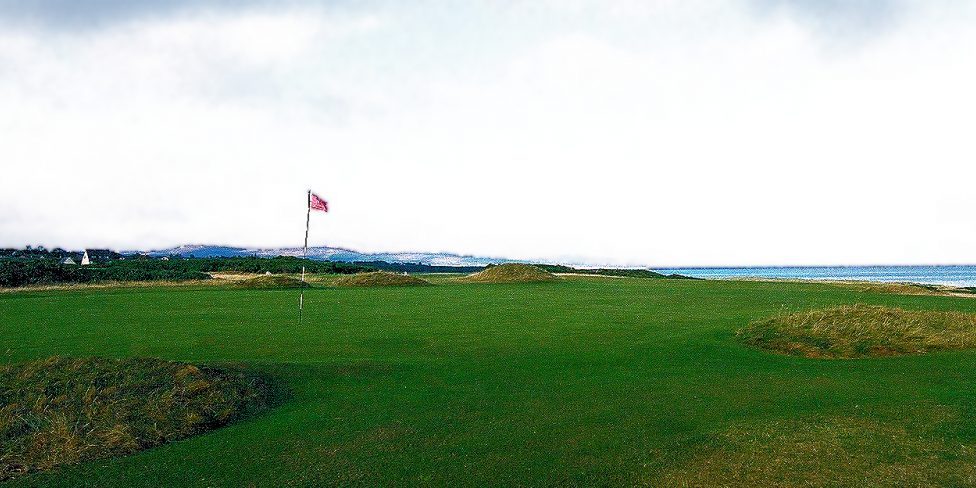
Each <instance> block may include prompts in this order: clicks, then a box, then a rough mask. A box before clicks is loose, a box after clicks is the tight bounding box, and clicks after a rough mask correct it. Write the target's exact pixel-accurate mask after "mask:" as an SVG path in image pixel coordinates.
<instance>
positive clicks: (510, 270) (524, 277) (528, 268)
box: [460, 263, 560, 283]
mask: <svg viewBox="0 0 976 488" xmlns="http://www.w3.org/2000/svg"><path fill="white" fill-rule="evenodd" d="M559 279H560V278H559V277H558V276H556V275H554V274H552V273H550V272H548V271H546V270H544V269H541V268H538V267H536V266H532V265H530V264H518V263H506V264H499V265H497V266H489V267H488V268H486V269H485V270H484V271H479V272H477V273H474V274H470V275H468V276H465V277H464V278H460V280H461V281H465V282H469V283H530V282H545V281H559Z"/></svg>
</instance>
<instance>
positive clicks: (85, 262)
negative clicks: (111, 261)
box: [81, 251, 91, 266]
mask: <svg viewBox="0 0 976 488" xmlns="http://www.w3.org/2000/svg"><path fill="white" fill-rule="evenodd" d="M89 264H91V259H89V258H88V251H85V254H84V255H83V256H82V257H81V265H82V266H88V265H89Z"/></svg>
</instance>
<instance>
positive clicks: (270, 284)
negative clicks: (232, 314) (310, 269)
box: [233, 275, 309, 290]
mask: <svg viewBox="0 0 976 488" xmlns="http://www.w3.org/2000/svg"><path fill="white" fill-rule="evenodd" d="M233 286H234V288H247V289H252V290H287V289H295V288H308V286H309V285H308V283H307V282H304V283H303V282H302V280H301V279H299V278H293V277H291V276H286V275H260V276H255V277H253V278H247V279H245V280H240V281H236V282H234V285H233Z"/></svg>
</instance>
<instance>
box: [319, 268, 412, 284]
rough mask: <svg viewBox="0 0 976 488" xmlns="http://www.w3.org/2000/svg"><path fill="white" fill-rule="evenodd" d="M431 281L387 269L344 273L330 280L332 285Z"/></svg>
mask: <svg viewBox="0 0 976 488" xmlns="http://www.w3.org/2000/svg"><path fill="white" fill-rule="evenodd" d="M430 284H431V283H430V282H429V281H427V280H422V279H420V278H417V277H415V276H409V275H404V274H397V273H390V272H387V271H371V272H368V273H356V274H353V275H344V276H340V277H338V278H336V279H335V280H333V281H332V286H351V287H368V286H428V285H430Z"/></svg>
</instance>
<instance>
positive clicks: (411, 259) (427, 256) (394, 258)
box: [133, 244, 515, 268]
mask: <svg viewBox="0 0 976 488" xmlns="http://www.w3.org/2000/svg"><path fill="white" fill-rule="evenodd" d="M135 252H136V251H133V253H135ZM145 254H148V255H150V256H154V257H162V256H182V257H194V258H211V257H244V256H256V257H274V256H301V255H302V248H300V247H283V248H264V249H262V248H243V247H229V246H208V245H197V244H191V245H183V246H178V247H173V248H169V249H159V250H154V251H148V252H145ZM308 257H309V259H316V260H320V261H339V262H345V263H353V262H380V261H381V262H386V263H410V264H414V263H415V264H424V265H428V266H462V267H479V268H480V267H484V266H487V265H489V264H494V263H507V262H515V260H512V259H503V258H486V257H476V256H461V255H458V254H448V253H414V252H400V253H363V252H358V251H353V250H351V249H343V248H341V247H327V246H321V247H310V248H308Z"/></svg>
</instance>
